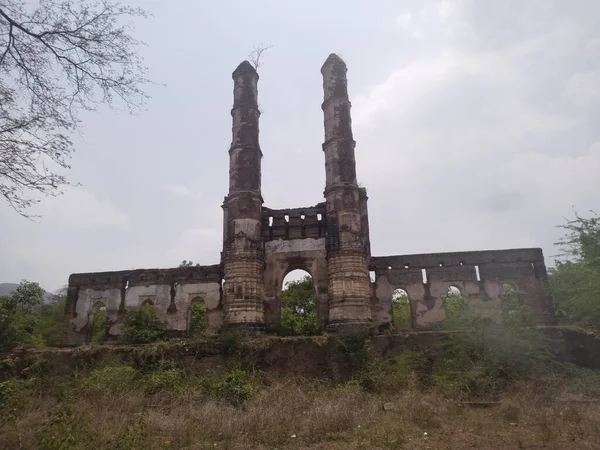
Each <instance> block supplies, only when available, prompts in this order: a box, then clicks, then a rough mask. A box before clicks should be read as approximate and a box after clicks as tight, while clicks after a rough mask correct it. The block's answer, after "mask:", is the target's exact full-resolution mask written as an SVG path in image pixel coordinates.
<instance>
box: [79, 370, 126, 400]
mask: <svg viewBox="0 0 600 450" xmlns="http://www.w3.org/2000/svg"><path fill="white" fill-rule="evenodd" d="M137 379H138V373H137V371H136V370H135V369H134V368H133V367H130V366H107V367H102V368H100V369H94V370H92V371H90V372H88V373H86V374H85V375H83V376H82V377H81V378H79V379H78V387H79V388H80V389H86V390H92V391H95V392H99V393H104V394H115V393H121V394H122V393H124V392H126V391H129V390H132V389H135V387H136V383H137Z"/></svg>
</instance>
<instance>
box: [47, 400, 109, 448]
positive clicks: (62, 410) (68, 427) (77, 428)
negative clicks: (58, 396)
mask: <svg viewBox="0 0 600 450" xmlns="http://www.w3.org/2000/svg"><path fill="white" fill-rule="evenodd" d="M98 437H99V436H98V434H97V433H94V432H93V430H92V427H91V426H90V424H89V423H88V422H87V421H86V420H84V419H83V418H82V417H81V416H80V415H79V414H77V412H76V411H75V408H74V407H73V406H72V405H71V404H70V403H68V402H63V403H59V404H58V405H56V406H55V407H54V408H53V409H52V410H51V411H50V413H49V414H48V417H47V418H46V420H45V421H44V423H43V424H42V426H41V427H40V429H39V430H38V432H37V433H36V440H37V448H40V449H44V450H66V449H69V450H71V449H73V450H78V449H88V448H97V446H96V444H98V442H97V440H98Z"/></svg>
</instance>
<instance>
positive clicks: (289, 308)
mask: <svg viewBox="0 0 600 450" xmlns="http://www.w3.org/2000/svg"><path fill="white" fill-rule="evenodd" d="M281 306H282V308H281V333H282V334H284V335H287V336H311V335H315V334H319V332H320V330H319V325H318V322H317V309H316V308H317V305H316V299H315V291H314V288H313V283H312V278H311V277H310V276H305V277H304V278H302V279H301V280H295V281H290V282H288V283H287V284H286V286H285V288H284V289H283V290H282V291H281Z"/></svg>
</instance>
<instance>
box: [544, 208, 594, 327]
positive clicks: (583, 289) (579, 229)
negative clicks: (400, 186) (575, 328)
mask: <svg viewBox="0 0 600 450" xmlns="http://www.w3.org/2000/svg"><path fill="white" fill-rule="evenodd" d="M559 227H560V228H562V229H564V230H565V231H566V233H565V236H564V237H563V238H561V239H560V240H559V241H558V242H557V243H556V245H557V246H558V247H559V249H560V254H559V256H560V257H561V258H562V259H559V260H557V261H556V265H555V267H554V268H551V269H550V270H549V282H550V291H551V293H552V298H553V300H554V303H555V307H556V313H557V316H558V320H559V322H560V323H562V324H575V325H581V326H584V327H588V328H592V329H595V330H600V217H599V216H598V215H597V214H596V213H594V212H593V211H592V212H591V217H589V218H586V217H582V216H580V215H579V214H577V213H575V218H574V219H569V220H567V221H566V223H565V224H563V225H560V226H559Z"/></svg>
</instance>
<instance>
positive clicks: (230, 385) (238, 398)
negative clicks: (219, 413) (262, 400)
mask: <svg viewBox="0 0 600 450" xmlns="http://www.w3.org/2000/svg"><path fill="white" fill-rule="evenodd" d="M215 393H216V394H217V397H218V398H220V399H222V400H225V401H227V402H229V403H231V404H233V405H236V406H237V405H240V404H242V403H243V402H245V401H246V400H249V399H251V398H252V397H253V396H254V388H253V387H252V384H251V383H250V379H249V377H248V374H247V373H246V372H244V371H243V370H234V371H232V372H228V373H226V374H225V375H223V376H222V377H221V378H220V379H219V381H218V382H217V383H216V385H215Z"/></svg>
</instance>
